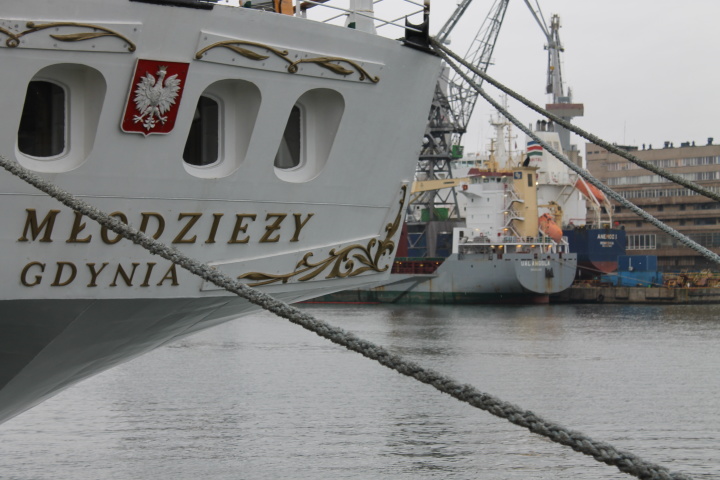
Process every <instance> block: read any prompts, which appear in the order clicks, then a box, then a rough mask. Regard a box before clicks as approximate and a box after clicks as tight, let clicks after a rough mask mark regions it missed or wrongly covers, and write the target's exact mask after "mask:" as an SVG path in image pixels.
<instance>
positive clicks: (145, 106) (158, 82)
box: [133, 66, 180, 130]
mask: <svg viewBox="0 0 720 480" xmlns="http://www.w3.org/2000/svg"><path fill="white" fill-rule="evenodd" d="M165 75H167V67H165V66H161V67H160V68H159V69H158V72H157V79H156V78H155V77H154V76H152V75H151V74H150V73H146V74H145V76H144V77H142V79H141V80H140V81H139V82H138V84H137V89H136V90H135V99H134V100H135V106H136V108H137V110H138V111H139V112H140V114H139V115H135V116H134V117H133V122H134V123H140V122H142V125H143V127H145V130H152V129H153V128H155V125H157V122H158V121H160V123H162V124H165V122H166V121H167V116H165V113H167V111H168V110H170V108H171V107H172V106H173V105H174V104H175V99H176V98H177V96H178V92H179V91H180V79H179V78H178V76H177V74H175V75H170V76H169V77H168V78H167V79H166V78H165ZM163 83H164V85H163Z"/></svg>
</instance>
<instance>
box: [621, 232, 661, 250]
mask: <svg viewBox="0 0 720 480" xmlns="http://www.w3.org/2000/svg"><path fill="white" fill-rule="evenodd" d="M656 242H657V239H656V236H655V234H654V233H645V234H635V235H628V236H627V249H628V250H655V249H656V248H657V246H656Z"/></svg>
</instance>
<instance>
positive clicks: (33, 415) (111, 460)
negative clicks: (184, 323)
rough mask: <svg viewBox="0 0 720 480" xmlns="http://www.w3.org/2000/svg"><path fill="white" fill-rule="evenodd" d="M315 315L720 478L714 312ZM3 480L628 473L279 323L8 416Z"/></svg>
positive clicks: (376, 309)
mask: <svg viewBox="0 0 720 480" xmlns="http://www.w3.org/2000/svg"><path fill="white" fill-rule="evenodd" d="M305 308H306V309H308V310H309V311H310V312H311V313H313V314H315V315H316V316H318V317H320V318H324V319H328V320H330V321H331V322H332V323H334V324H336V325H339V326H341V327H342V328H345V329H347V330H350V331H353V332H355V333H357V334H358V335H359V336H361V337H363V338H367V339H368V340H371V341H373V342H375V343H378V344H381V345H384V346H386V347H387V348H389V349H390V350H391V351H393V352H395V353H400V354H402V355H404V356H406V357H407V358H408V359H410V360H414V361H417V362H418V363H420V364H422V365H424V366H427V367H429V368H432V369H435V370H438V371H440V372H444V373H447V374H449V375H451V376H452V377H454V378H455V379H457V380H459V381H462V382H467V383H471V384H473V385H475V386H476V387H477V388H479V389H480V390H482V391H486V392H489V393H492V394H495V395H497V396H499V397H501V398H503V399H504V400H507V401H511V402H514V403H517V404H519V405H521V406H523V407H524V408H527V409H530V410H534V411H536V412H537V413H539V414H541V415H542V416H544V417H546V418H548V419H551V420H556V421H559V422H560V423H563V424H565V425H568V426H570V427H572V428H575V429H577V430H580V431H582V432H584V433H586V434H588V435H591V436H593V437H596V438H598V439H603V440H607V441H609V442H611V443H614V444H616V445H617V446H619V447H623V448H628V449H630V450H631V451H633V452H634V453H636V454H638V455H640V456H642V457H646V458H648V459H649V460H652V461H656V462H658V463H662V464H665V465H666V466H668V467H670V468H671V469H672V470H679V471H684V472H686V473H689V474H692V475H693V477H694V478H711V476H713V474H715V473H717V472H718V471H720V458H718V457H717V450H718V446H720V409H719V408H718V405H719V404H718V401H717V399H718V398H720V375H718V373H717V372H718V371H720V351H719V350H718V348H717V347H718V345H719V344H720V343H719V341H720V321H719V320H718V318H717V317H716V315H715V313H716V312H717V311H718V310H717V309H718V307H716V306H700V307H688V306H680V307H678V306H612V305H603V306H601V307H598V306H585V305H574V306H570V305H563V306H554V305H549V306H521V307H513V306H492V307H472V306H463V307H440V306H433V307H424V306H423V307H419V308H408V306H403V307H396V306H353V307H340V306H322V307H321V306H318V307H315V306H313V307H305ZM59 459H61V460H59ZM0 472H2V474H0V477H2V478H12V479H18V480H26V479H27V480H30V479H33V480H44V479H48V480H49V479H53V480H54V479H56V478H76V479H79V480H83V479H88V480H90V479H93V480H94V479H97V478H121V479H123V478H128V479H129V478H151V477H159V478H173V479H177V480H185V479H188V480H190V479H192V480H195V479H197V478H199V477H200V478H203V477H207V478H213V479H220V480H224V479H236V478H243V479H264V478H280V477H282V478H291V479H301V478H302V479H305V478H313V479H369V478H372V479H384V478H387V479H393V480H394V479H425V478H427V479H431V478H439V477H442V478H457V479H467V478H478V477H481V478H492V479H500V480H502V479H516V478H517V479H520V478H522V479H528V478H532V479H573V480H596V479H599V478H603V479H608V478H609V479H615V478H617V479H620V478H627V477H626V476H625V475H622V474H620V473H619V472H616V471H615V470H613V469H612V468H608V467H605V466H602V465H599V464H596V462H594V461H593V460H592V459H587V458H584V457H582V456H580V455H578V454H576V453H574V452H572V451H569V450H568V449H565V448H564V447H559V446H557V445H555V444H552V443H551V442H549V441H547V440H544V439H542V438H540V437H537V436H535V435H532V434H530V433H527V432H524V431H522V430H521V429H519V428H518V427H515V426H513V425H510V424H509V423H508V422H506V421H504V420H499V419H497V418H495V417H492V416H490V415H489V414H487V413H485V412H481V411H478V410H476V409H473V408H471V407H470V406H468V405H464V404H462V403H460V402H457V401H456V400H454V399H451V398H450V397H448V396H447V395H442V394H439V393H437V392H436V391H434V390H433V389H432V388H430V387H428V386H426V385H422V384H419V383H417V382H415V381H413V380H410V379H407V378H404V377H402V376H400V375H398V374H396V373H394V372H392V371H390V370H388V369H386V368H384V367H381V366H378V365H376V364H374V363H372V362H369V361H367V360H366V359H364V358H362V357H360V356H359V355H357V354H354V353H351V352H347V351H345V350H343V349H341V348H340V347H338V346H336V345H333V344H330V343H329V342H326V341H324V340H322V339H320V338H319V337H316V336H315V335H313V334H309V333H307V332H305V331H303V330H302V329H300V328H299V327H297V326H294V325H290V324H287V323H286V322H284V321H282V320H278V319H275V318H272V317H270V316H264V315H260V316H256V317H252V318H246V319H241V320H239V321H236V322H233V323H231V324H228V325H224V326H221V327H218V328H215V329H213V330H210V331H207V332H203V333H202V334H199V335H196V336H194V337H190V338H187V339H185V340H183V341H182V342H180V343H178V344H175V345H171V346H169V347H167V348H163V349H161V350H159V351H157V352H155V353H154V354H152V355H149V356H146V357H142V358H140V359H138V360H136V361H134V362H131V363H128V364H126V365H123V366H121V367H119V368H116V369H114V370H111V371H109V372H106V373H105V374H103V375H101V376H99V377H96V378H94V379H92V380H89V381H86V382H84V383H82V384H81V385H79V386H77V387H75V388H72V389H70V390H68V391H67V392H65V393H64V394H62V395H60V396H58V397H56V398H55V399H53V400H51V401H49V402H47V403H46V404H44V405H42V406H40V407H38V408H37V409H35V410H32V411H30V412H28V413H27V414H25V415H23V416H21V417H18V418H16V419H14V420H12V421H10V422H8V423H7V424H5V425H3V426H2V427H0Z"/></svg>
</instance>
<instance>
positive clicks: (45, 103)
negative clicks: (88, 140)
mask: <svg viewBox="0 0 720 480" xmlns="http://www.w3.org/2000/svg"><path fill="white" fill-rule="evenodd" d="M66 101H67V98H66V94H65V89H64V88H63V87H61V86H60V85H58V84H56V83H53V82H46V81H32V82H30V84H29V85H28V89H27V93H26V94H25V106H24V107H23V112H22V117H21V119H20V128H19V129H18V149H19V150H20V152H22V153H24V154H25V155H29V156H31V157H37V158H48V157H55V156H58V155H60V154H62V153H63V152H64V151H65V136H66V127H65V124H66Z"/></svg>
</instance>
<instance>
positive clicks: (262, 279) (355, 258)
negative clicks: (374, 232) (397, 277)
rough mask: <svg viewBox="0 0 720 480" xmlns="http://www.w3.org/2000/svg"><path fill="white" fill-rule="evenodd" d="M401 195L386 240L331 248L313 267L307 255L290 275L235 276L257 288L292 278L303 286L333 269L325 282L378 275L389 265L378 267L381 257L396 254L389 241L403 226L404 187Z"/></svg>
mask: <svg viewBox="0 0 720 480" xmlns="http://www.w3.org/2000/svg"><path fill="white" fill-rule="evenodd" d="M401 192H402V193H401V196H400V202H399V203H400V208H399V209H398V214H397V216H396V217H395V220H394V221H393V222H392V223H388V224H387V225H386V226H385V232H386V235H385V239H383V240H378V239H377V238H373V239H371V240H370V241H369V242H368V243H367V245H361V244H359V243H357V244H354V245H348V246H347V247H344V248H342V249H340V250H337V251H336V250H335V249H334V248H333V249H332V250H330V252H329V256H328V257H327V258H325V259H324V260H321V261H319V262H315V263H313V262H311V261H310V259H311V258H312V256H313V253H312V252H308V253H306V254H305V255H304V256H303V259H302V260H300V262H298V264H297V265H296V266H295V270H294V271H293V272H290V273H286V274H280V275H275V274H271V273H260V272H249V273H244V274H242V275H240V276H238V277H237V278H238V280H251V281H252V282H253V283H249V284H248V285H249V286H251V287H258V286H262V285H270V284H273V283H278V282H282V283H287V282H288V280H291V279H293V278H295V279H296V280H297V281H299V282H305V281H308V280H311V279H313V278H315V277H317V276H318V275H320V274H321V273H323V272H325V271H326V270H327V269H328V268H329V267H332V268H330V271H329V272H328V274H327V275H326V276H325V279H328V280H329V279H333V278H347V277H355V276H357V275H360V274H361V273H364V272H368V271H374V272H378V273H380V272H385V271H387V269H388V268H389V267H390V264H389V263H388V264H387V265H384V266H381V265H380V261H381V259H382V257H383V255H386V254H391V253H392V252H393V251H394V250H395V242H393V241H392V238H393V236H395V233H396V232H397V230H398V228H400V225H401V223H402V214H403V212H404V210H405V208H404V206H405V196H406V192H407V185H403V186H402V189H401ZM373 250H374V253H373ZM356 262H357V263H356Z"/></svg>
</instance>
